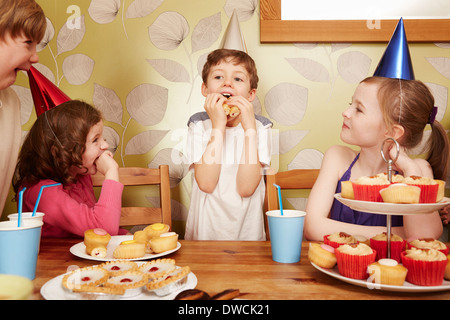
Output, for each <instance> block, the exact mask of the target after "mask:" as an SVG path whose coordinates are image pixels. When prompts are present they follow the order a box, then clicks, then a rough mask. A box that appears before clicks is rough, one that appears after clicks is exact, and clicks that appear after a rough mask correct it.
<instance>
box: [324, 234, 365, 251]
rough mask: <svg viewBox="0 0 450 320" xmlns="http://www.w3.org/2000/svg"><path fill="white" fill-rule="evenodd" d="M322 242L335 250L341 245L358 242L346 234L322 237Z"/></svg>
mask: <svg viewBox="0 0 450 320" xmlns="http://www.w3.org/2000/svg"><path fill="white" fill-rule="evenodd" d="M323 242H324V243H325V244H327V245H329V246H332V247H333V248H337V247H339V246H341V245H343V244H350V243H358V240H356V238H355V237H354V236H352V235H350V234H348V233H345V232H335V233H332V234H327V235H325V236H323Z"/></svg>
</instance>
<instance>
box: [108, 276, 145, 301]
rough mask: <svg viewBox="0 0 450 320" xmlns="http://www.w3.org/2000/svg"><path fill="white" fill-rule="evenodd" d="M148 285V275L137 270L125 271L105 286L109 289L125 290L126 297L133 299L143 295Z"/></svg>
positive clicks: (112, 278) (111, 278)
mask: <svg viewBox="0 0 450 320" xmlns="http://www.w3.org/2000/svg"><path fill="white" fill-rule="evenodd" d="M147 283H148V275H146V274H145V273H143V272H140V271H137V270H131V271H125V272H122V273H119V274H118V275H114V276H112V277H110V278H109V279H108V280H107V281H106V282H105V284H104V286H105V287H107V288H115V289H123V290H125V293H124V295H123V296H124V297H132V296H135V295H138V294H140V293H141V291H142V288H143V287H144V286H145V285H146V284H147Z"/></svg>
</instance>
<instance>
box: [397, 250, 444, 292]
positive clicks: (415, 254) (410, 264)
mask: <svg viewBox="0 0 450 320" xmlns="http://www.w3.org/2000/svg"><path fill="white" fill-rule="evenodd" d="M401 257H402V264H403V266H405V267H406V268H407V269H408V274H407V275H406V281H408V282H410V283H412V284H415V285H418V286H440V285H442V282H443V281H444V275H445V268H446V266H447V261H448V259H447V257H446V256H445V254H443V253H442V252H440V251H438V250H434V249H416V248H411V249H408V250H405V251H403V252H402V254H401Z"/></svg>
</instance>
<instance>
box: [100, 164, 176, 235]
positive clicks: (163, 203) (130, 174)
mask: <svg viewBox="0 0 450 320" xmlns="http://www.w3.org/2000/svg"><path fill="white" fill-rule="evenodd" d="M104 179H105V177H104V176H103V175H102V174H101V173H99V172H97V173H96V174H95V175H92V182H93V184H94V187H99V186H101V185H102V183H103V180H104ZM119 181H120V182H121V183H123V185H124V186H125V187H126V186H144V185H157V186H158V185H159V196H160V207H158V208H153V207H122V214H121V217H120V226H135V225H143V224H152V223H157V222H160V223H165V224H167V225H169V226H170V227H172V214H171V208H170V201H171V200H170V181H169V166H168V165H160V166H159V168H140V167H126V168H122V167H121V168H119Z"/></svg>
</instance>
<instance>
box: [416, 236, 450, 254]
mask: <svg viewBox="0 0 450 320" xmlns="http://www.w3.org/2000/svg"><path fill="white" fill-rule="evenodd" d="M408 247H409V248H416V249H434V250H438V251H440V252H442V253H443V254H445V255H447V254H448V251H449V248H448V247H447V246H446V245H445V244H444V243H443V242H441V241H439V240H436V239H432V238H420V239H416V240H412V241H410V242H408Z"/></svg>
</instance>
